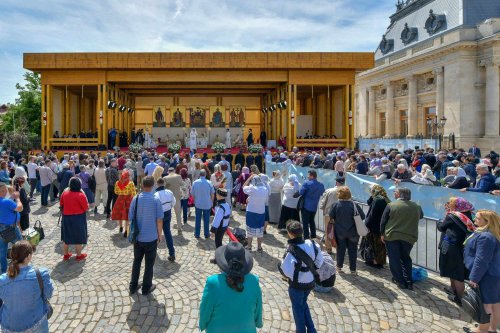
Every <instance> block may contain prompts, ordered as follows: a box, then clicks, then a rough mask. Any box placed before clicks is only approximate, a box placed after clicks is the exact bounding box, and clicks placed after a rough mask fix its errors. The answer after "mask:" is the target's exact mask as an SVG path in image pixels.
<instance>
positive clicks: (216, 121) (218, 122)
mask: <svg viewBox="0 0 500 333" xmlns="http://www.w3.org/2000/svg"><path fill="white" fill-rule="evenodd" d="M225 118H226V108H225V107H224V106H211V107H210V127H213V128H217V127H226V119H225Z"/></svg>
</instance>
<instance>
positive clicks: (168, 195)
mask: <svg viewBox="0 0 500 333" xmlns="http://www.w3.org/2000/svg"><path fill="white" fill-rule="evenodd" d="M156 185H157V186H158V187H157V188H156V192H155V197H156V198H158V199H159V200H160V202H161V208H162V209H163V235H164V236H165V242H167V248H168V258H167V259H168V260H169V261H172V262H173V261H175V248H174V240H173V238H172V231H171V230H170V221H172V208H173V207H174V206H175V204H176V202H177V200H175V196H174V194H173V193H172V191H170V190H168V189H166V188H165V180H164V179H163V178H159V179H158V181H157V182H156Z"/></svg>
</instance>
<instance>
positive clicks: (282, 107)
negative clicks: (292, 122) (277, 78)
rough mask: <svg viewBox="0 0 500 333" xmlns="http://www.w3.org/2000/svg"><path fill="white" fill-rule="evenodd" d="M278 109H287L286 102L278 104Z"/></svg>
mask: <svg viewBox="0 0 500 333" xmlns="http://www.w3.org/2000/svg"><path fill="white" fill-rule="evenodd" d="M278 107H279V108H280V109H286V101H281V102H279V103H278Z"/></svg>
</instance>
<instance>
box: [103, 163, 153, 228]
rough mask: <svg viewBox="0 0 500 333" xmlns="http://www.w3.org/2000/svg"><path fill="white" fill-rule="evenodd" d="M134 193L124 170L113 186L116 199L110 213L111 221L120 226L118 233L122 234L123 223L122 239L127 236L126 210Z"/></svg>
mask: <svg viewBox="0 0 500 333" xmlns="http://www.w3.org/2000/svg"><path fill="white" fill-rule="evenodd" d="M156 169H158V167H156ZM156 169H155V171H156ZM153 174H154V172H153ZM135 193H136V192H135V185H134V182H133V181H131V180H130V175H129V173H128V171H127V170H124V171H123V172H122V174H121V176H120V179H119V180H118V181H117V182H116V184H115V194H116V195H117V196H118V198H117V199H116V203H115V204H114V206H113V211H112V212H111V219H112V220H115V221H118V223H119V224H120V233H121V232H123V222H125V232H124V233H123V237H127V235H128V210H129V208H130V203H131V202H132V198H133V197H134V196H135Z"/></svg>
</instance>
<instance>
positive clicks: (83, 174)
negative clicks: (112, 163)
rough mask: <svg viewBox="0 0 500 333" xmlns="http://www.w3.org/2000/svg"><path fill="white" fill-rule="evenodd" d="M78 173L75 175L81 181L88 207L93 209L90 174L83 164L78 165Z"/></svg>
mask: <svg viewBox="0 0 500 333" xmlns="http://www.w3.org/2000/svg"><path fill="white" fill-rule="evenodd" d="M79 169H80V173H79V174H78V175H77V176H76V177H78V178H79V179H80V181H81V182H82V191H83V193H85V196H86V197H87V202H88V203H89V208H90V209H93V208H94V193H93V192H92V190H91V189H90V184H89V181H90V178H91V176H90V174H89V173H88V172H87V167H86V166H84V165H80V167H79Z"/></svg>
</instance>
